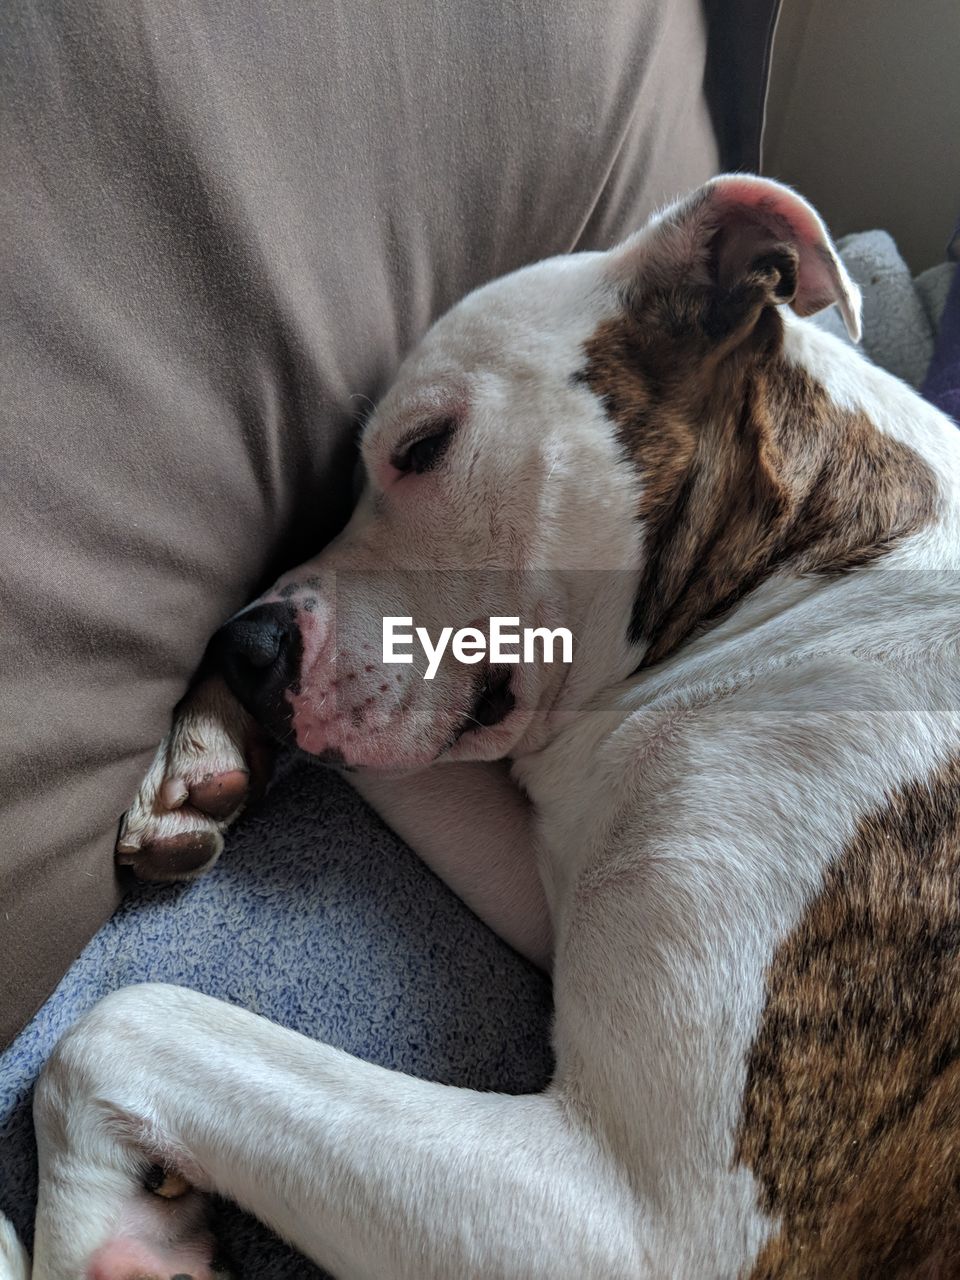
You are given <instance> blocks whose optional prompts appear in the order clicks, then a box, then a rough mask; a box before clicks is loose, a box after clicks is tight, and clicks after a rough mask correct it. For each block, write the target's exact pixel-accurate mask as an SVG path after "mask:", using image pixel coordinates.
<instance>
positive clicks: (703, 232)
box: [611, 174, 860, 341]
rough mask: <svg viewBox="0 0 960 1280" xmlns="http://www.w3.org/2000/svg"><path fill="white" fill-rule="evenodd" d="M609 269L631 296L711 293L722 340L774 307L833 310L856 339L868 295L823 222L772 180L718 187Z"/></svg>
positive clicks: (618, 254)
mask: <svg viewBox="0 0 960 1280" xmlns="http://www.w3.org/2000/svg"><path fill="white" fill-rule="evenodd" d="M611 266H612V271H613V274H614V277H615V279H616V280H617V282H618V283H619V284H620V285H621V286H622V287H624V288H625V290H626V291H628V293H629V292H630V291H636V290H640V291H644V290H645V289H647V288H648V287H651V286H652V287H654V288H658V289H676V288H677V287H682V284H683V283H684V282H687V283H689V284H691V285H693V286H695V287H696V288H697V290H698V293H700V294H701V295H703V293H704V291H706V293H707V295H708V297H709V304H708V305H707V307H706V309H705V311H704V314H703V320H704V323H705V324H707V325H708V326H712V327H714V328H715V329H716V336H717V337H721V336H723V334H724V333H733V332H734V331H736V330H741V329H742V328H743V327H744V324H745V323H746V322H749V321H750V319H751V318H753V319H756V317H757V316H758V315H759V314H760V312H761V310H762V309H763V307H765V306H768V305H770V304H779V303H788V304H789V305H790V306H791V307H793V309H794V311H796V312H797V314H798V315H801V316H808V315H812V314H813V313H814V312H816V311H821V310H822V309H823V308H824V307H828V306H830V304H831V303H833V302H835V303H837V305H838V306H839V308H840V313H841V315H842V316H843V319H844V323H845V324H846V326H847V330H848V332H849V334H850V336H851V337H852V338H853V339H854V341H856V340H858V339H859V337H860V290H859V289H858V288H857V286H856V285H855V284H854V283H853V281H852V280H851V279H850V277H849V276H848V275H847V273H846V270H845V269H844V266H843V263H842V262H841V261H840V259H839V257H838V256H837V251H836V249H835V248H834V245H833V242H832V241H831V239H830V236H829V235H828V233H827V229H826V227H825V226H824V225H823V223H822V221H821V220H820V217H819V215H818V214H817V212H816V210H815V209H813V208H812V207H811V206H810V205H809V204H807V202H806V201H805V200H803V199H802V198H801V197H800V196H798V195H797V194H796V192H794V191H791V190H790V188H789V187H785V186H783V185H781V184H780V183H779V182H771V181H770V180H769V179H766V178H756V177H753V176H751V175H749V174H727V175H724V176H722V177H719V178H714V179H713V181H712V182H708V183H707V184H706V186H703V187H701V188H700V189H699V190H698V191H696V192H694V194H693V195H692V196H689V197H687V199H685V200H681V201H680V202H679V203H678V204H675V205H673V206H672V207H671V208H669V209H667V210H665V211H664V212H663V213H662V214H660V215H659V216H658V217H657V218H655V219H654V220H653V221H652V222H651V223H649V224H648V225H647V226H646V227H645V228H644V229H643V230H642V231H640V232H639V233H638V234H637V235H636V236H634V237H633V238H632V239H630V240H627V241H626V242H625V243H624V244H623V245H621V246H620V247H619V248H618V249H615V250H613V254H612V263H611Z"/></svg>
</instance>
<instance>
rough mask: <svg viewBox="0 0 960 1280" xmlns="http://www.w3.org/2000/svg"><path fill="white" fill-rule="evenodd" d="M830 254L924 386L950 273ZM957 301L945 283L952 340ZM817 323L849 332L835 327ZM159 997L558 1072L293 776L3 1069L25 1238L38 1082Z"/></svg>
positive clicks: (451, 907) (913, 378)
mask: <svg viewBox="0 0 960 1280" xmlns="http://www.w3.org/2000/svg"><path fill="white" fill-rule="evenodd" d="M841 248H842V253H843V257H844V260H845V262H846V263H847V267H848V269H849V270H850V272H851V274H852V275H853V277H854V278H855V279H856V280H857V282H858V284H860V286H861V288H862V289H863V292H864V302H865V310H864V347H865V349H866V351H867V354H868V355H870V356H871V357H872V358H873V359H874V360H876V361H877V363H878V364H882V365H884V366H885V367H887V368H889V369H891V370H892V371H893V372H894V373H897V374H899V375H900V376H901V377H904V378H906V379H907V381H909V382H911V383H912V384H913V385H915V386H916V385H918V384H919V383H920V382H921V380H922V379H923V377H924V374H925V372H926V369H927V366H928V364H929V362H930V359H931V356H932V354H933V351H934V343H935V337H936V328H937V320H938V318H939V315H940V312H941V310H942V309H943V305H944V301H945V299H946V296H947V293H948V292H949V291H950V290H951V279H952V277H953V273H954V268H952V267H949V266H945V267H943V268H935V269H934V270H933V272H928V273H926V275H925V276H924V277H922V278H921V280H920V281H918V282H914V281H912V280H911V278H910V274H909V271H908V269H907V267H906V265H905V264H904V263H903V261H902V259H901V258H900V256H899V254H898V253H897V250H896V246H895V245H894V243H893V241H892V240H891V239H890V237H889V236H888V235H886V234H885V233H883V232H868V233H865V234H864V235H860V236H853V237H849V238H848V239H847V240H846V241H845V242H843V244H842V246H841ZM958 288H960V285H958V284H957V282H956V280H953V285H952V293H951V303H950V306H951V307H952V308H953V311H951V312H950V313H949V314H950V323H951V324H953V325H955V326H958V327H957V328H954V330H953V332H954V333H958V332H960V294H958ZM822 322H823V323H824V325H825V326H826V327H828V328H831V329H833V330H834V331H835V332H838V333H839V332H841V331H842V324H841V323H840V322H839V320H838V319H837V320H836V321H835V320H834V318H833V317H831V316H830V315H829V313H828V314H827V315H826V316H824V317H823V319H822ZM944 328H945V329H946V320H945V322H944ZM938 350H939V349H938ZM954 365H956V361H954ZM953 386H954V387H956V386H957V383H956V381H954V383H953ZM941 403H943V402H941ZM945 407H946V406H945ZM151 980H154V981H165V982H177V983H182V984H184V985H186V986H189V987H193V988H195V989H197V990H200V991H204V992H207V993H208V994H210V995H214V996H220V997H221V998H223V999H226V1000H230V1001H232V1002H234V1003H236V1004H239V1005H242V1006H244V1007H246V1008H249V1009H253V1010H255V1011H256V1012H258V1013H262V1014H264V1015H266V1016H268V1017H270V1018H272V1019H274V1020H275V1021H277V1022H281V1023H283V1024H285V1025H287V1026H289V1027H293V1028H295V1029H296V1030H298V1031H301V1032H303V1033H305V1034H306V1035H310V1036H315V1037H317V1038H321V1039H324V1040H327V1041H329V1042H330V1043H332V1044H335V1045H337V1046H339V1047H341V1048H344V1049H347V1050H348V1051H350V1052H351V1053H355V1054H357V1055H359V1056H360V1057H363V1058H367V1059H369V1060H371V1061H373V1062H378V1063H381V1064H382V1065H384V1066H388V1067H395V1068H400V1069H402V1070H405V1071H409V1072H412V1073H414V1074H417V1075H422V1076H426V1077H429V1078H431V1079H434V1080H440V1081H445V1082H449V1083H456V1084H460V1085H466V1086H472V1087H474V1088H480V1089H501V1090H507V1091H516V1092H521V1091H525V1090H530V1089H535V1088H538V1087H539V1086H541V1085H542V1084H543V1083H544V1082H545V1081H546V1079H547V1077H548V1075H549V1071H550V1061H551V1058H550V1048H549V1021H550V991H549V983H548V982H547V980H546V979H545V978H544V977H543V976H542V975H541V974H539V973H538V972H536V971H535V970H534V969H533V968H532V967H531V966H529V965H528V964H526V963H525V962H524V961H523V960H521V959H520V958H519V957H517V956H516V955H515V954H514V953H513V952H512V951H511V950H510V949H509V948H508V947H507V946H505V945H504V944H503V943H501V942H500V941H499V940H498V939H496V938H495V937H494V936H493V935H492V934H491V933H490V932H489V930H487V929H486V928H484V926H483V925H481V924H480V923H479V922H478V921H477V920H476V919H475V918H474V917H473V916H472V915H471V914H470V912H469V911H468V910H467V909H466V908H465V907H464V906H463V905H462V904H461V903H460V902H459V901H458V900H457V899H456V898H454V897H453V895H452V894H451V893H450V892H449V891H448V890H447V889H446V887H445V886H444V885H442V884H441V883H440V882H439V881H438V880H436V878H435V877H434V876H433V875H432V874H431V873H430V872H429V871H427V870H426V868H425V867H424V866H423V865H422V864H421V863H419V862H418V861H417V859H416V858H414V857H413V855H412V854H411V853H410V852H409V851H408V850H407V849H405V848H404V847H403V845H402V844H401V843H400V842H399V841H398V840H397V839H396V838H395V837H394V836H393V835H392V834H391V833H390V832H389V831H387V830H386V829H385V828H384V827H383V826H382V824H380V823H379V822H378V821H377V820H376V818H374V817H373V816H372V815H371V814H370V813H369V811H368V810H366V808H365V807H364V806H363V805H362V804H361V802H360V801H359V800H358V799H356V797H355V796H354V795H353V793H352V792H351V791H350V790H349V789H348V788H347V787H346V786H345V784H343V783H342V782H341V781H340V780H339V779H338V778H337V777H336V776H335V775H333V774H331V773H329V772H328V771H326V770H323V769H320V768H316V767H314V766H312V765H310V764H308V763H306V762H304V761H302V760H291V761H288V762H287V763H286V765H285V766H284V768H283V769H281V771H280V773H279V775H278V777H277V780H276V782H275V784H274V786H273V788H272V789H271V791H270V793H269V795H268V797H267V799H266V801H265V802H264V803H263V804H261V805H260V806H259V808H257V809H256V811H255V812H253V813H251V814H250V815H248V816H247V817H246V818H245V819H244V820H243V821H242V822H241V823H240V824H239V825H238V827H237V828H236V830H235V832H234V833H233V835H232V836H231V839H230V841H229V845H228V848H227V851H226V853H225V855H224V857H223V858H222V860H221V861H220V863H219V864H218V865H217V867H216V868H215V869H214V871H213V872H212V873H211V874H210V875H209V876H207V877H205V878H204V879H202V880H200V881H198V882H197V883H196V884H194V885H191V886H189V887H186V888H170V889H157V888H149V889H142V890H139V891H138V892H136V893H134V894H133V895H132V896H131V897H130V898H128V899H127V901H126V903H125V905H124V906H123V908H122V909H121V910H120V911H119V912H118V913H117V915H116V916H115V917H114V918H113V919H112V920H111V921H110V922H109V924H108V925H106V926H105V927H104V928H103V929H102V930H101V931H100V933H99V934H98V935H97V936H96V937H95V938H94V939H93V940H92V941H91V942H90V944H89V946H88V947H87V948H86V950H85V951H84V953H83V955H82V956H81V957H80V959H79V960H78V961H77V962H76V964H75V965H74V966H73V967H72V968H71V969H70V971H69V972H68V973H67V975H66V976H65V977H64V979H63V981H62V982H61V983H60V986H59V987H58V989H57V991H56V992H55V994H54V995H53V996H52V997H51V999H50V1000H49V1001H48V1002H47V1004H46V1005H45V1006H44V1008H43V1009H42V1010H41V1011H40V1013H38V1014H37V1016H36V1017H35V1018H34V1019H33V1021H32V1022H31V1023H30V1024H29V1025H28V1026H27V1027H26V1028H25V1029H24V1031H23V1032H22V1033H21V1035H20V1036H19V1038H18V1039H17V1040H16V1041H15V1042H14V1044H13V1045H12V1046H11V1047H10V1048H9V1049H8V1051H7V1052H6V1053H5V1054H3V1055H2V1056H0V1207H2V1208H3V1210H4V1211H5V1212H7V1213H8V1214H9V1215H10V1216H11V1217H12V1218H13V1219H14V1221H15V1223H16V1225H17V1226H18V1227H19V1228H20V1230H21V1231H23V1232H24V1234H25V1235H28V1236H29V1227H30V1219H31V1214H32V1205H33V1199H34V1195H35V1190H36V1170H35V1158H34V1150H33V1134H32V1128H31V1123H30V1115H29V1098H30V1091H31V1088H32V1085H33V1082H34V1080H35V1078H36V1075H37V1072H38V1071H39V1068H40V1066H41V1064H42V1062H43V1061H44V1059H45V1057H46V1056H47V1054H48V1053H49V1052H50V1049H51V1048H52V1046H53V1045H54V1043H55V1042H56V1040H57V1038H58V1036H59V1035H60V1034H61V1032H62V1031H64V1030H65V1029H66V1028H67V1027H68V1026H69V1025H70V1024H71V1023H72V1022H74V1021H75V1020H76V1018H77V1017H78V1016H79V1015H80V1014H81V1013H83V1012H84V1010H86V1009H88V1008H89V1007H90V1006H91V1005H92V1004H93V1003H94V1002H95V1001H96V1000H97V999H98V998H99V997H100V996H102V995H104V994H105V993H106V992H108V991H111V990H113V989H115V988H117V987H120V986H123V985H125V984H127V983H132V982H143V981H151ZM223 1212H224V1231H223V1234H224V1237H225V1239H226V1240H227V1241H228V1243H229V1244H230V1246H231V1247H232V1249H233V1251H234V1253H235V1255H236V1257H237V1258H238V1259H239V1260H240V1261H241V1263H242V1265H243V1267H244V1270H245V1272H246V1274H247V1275H249V1276H256V1277H258V1280H309V1277H311V1276H317V1275H319V1274H320V1273H319V1272H318V1271H317V1270H316V1269H315V1268H313V1267H311V1266H310V1265H309V1264H307V1263H305V1262H304V1261H303V1259H302V1258H300V1257H299V1256H298V1255H295V1254H294V1253H293V1252H292V1251H291V1250H289V1249H286V1248H285V1247H284V1246H283V1245H281V1244H280V1243H279V1242H278V1241H276V1240H274V1239H273V1238H272V1237H271V1236H270V1235H269V1233H267V1232H266V1231H265V1230H264V1229H262V1228H261V1227H259V1226H258V1225H257V1224H255V1223H253V1222H251V1221H250V1220H249V1219H247V1218H245V1217H244V1216H243V1215H242V1214H240V1213H239V1212H238V1211H237V1210H235V1209H233V1208H231V1207H230V1206H224V1210H223Z"/></svg>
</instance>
